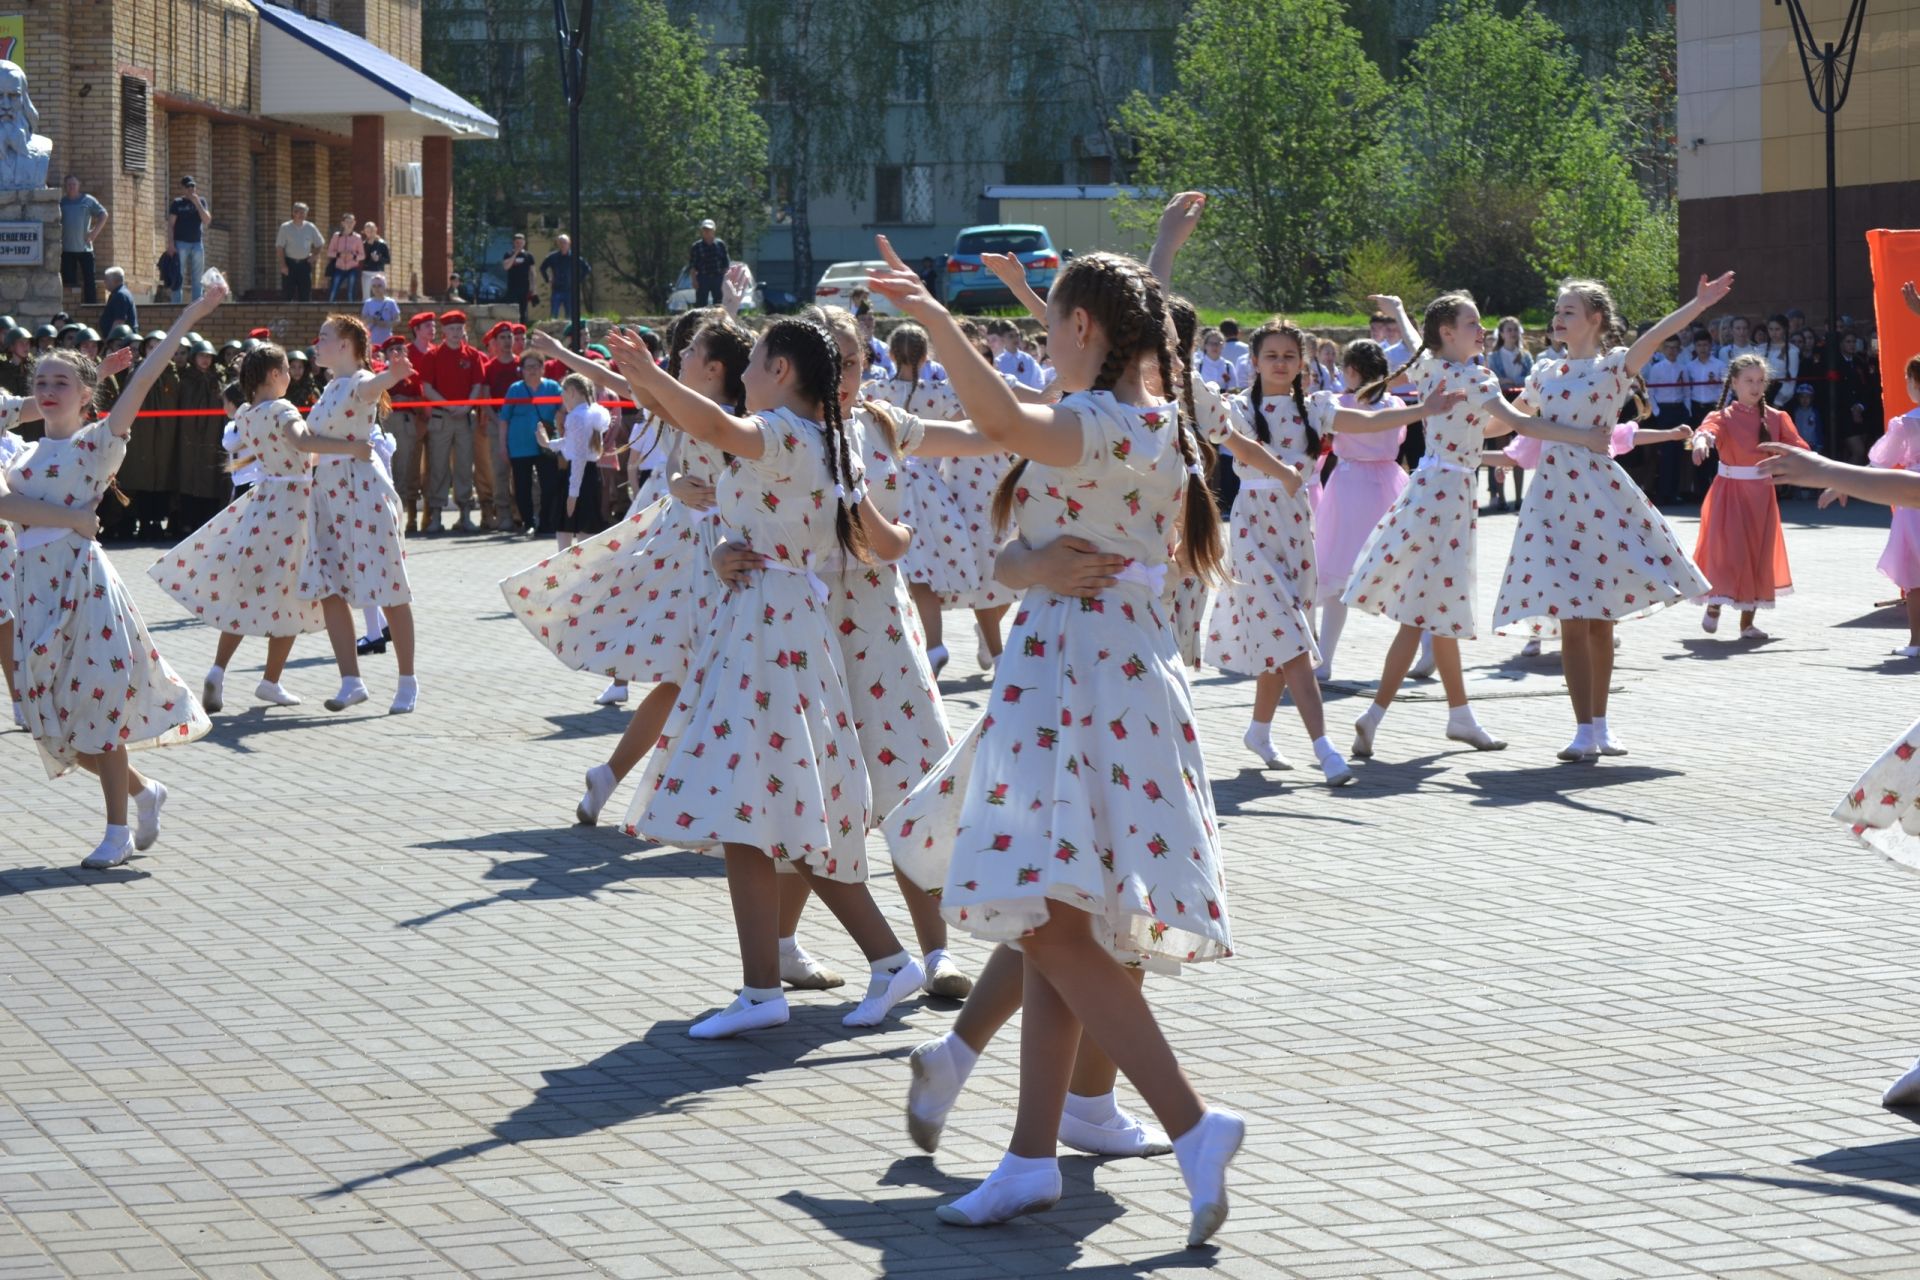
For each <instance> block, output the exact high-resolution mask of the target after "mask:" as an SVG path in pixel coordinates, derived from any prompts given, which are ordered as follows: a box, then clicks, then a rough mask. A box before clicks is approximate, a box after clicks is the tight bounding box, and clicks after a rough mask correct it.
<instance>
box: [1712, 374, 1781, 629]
mask: <svg viewBox="0 0 1920 1280" xmlns="http://www.w3.org/2000/svg"><path fill="white" fill-rule="evenodd" d="M1767 372H1768V370H1767V358H1766V357H1765V356H1763V355H1758V354H1753V353H1749V354H1746V355H1738V356H1735V357H1734V358H1733V359H1732V360H1730V361H1729V362H1728V363H1727V377H1726V384H1725V385H1724V386H1723V387H1722V388H1721V391H1720V407H1719V408H1717V409H1715V410H1714V411H1713V412H1712V413H1710V414H1708V415H1707V417H1706V420H1705V421H1704V422H1702V423H1701V424H1700V429H1699V431H1698V432H1697V433H1696V434H1695V435H1694V437H1693V460H1694V462H1695V463H1696V464H1697V463H1701V462H1705V461H1706V460H1707V453H1708V451H1709V450H1715V451H1717V452H1718V453H1719V454H1720V467H1719V470H1718V472H1717V473H1716V474H1715V475H1714V477H1713V487H1712V488H1710V489H1708V490H1707V496H1706V498H1705V500H1704V501H1702V502H1701V504H1700V534H1699V537H1698V539H1697V540H1696V541H1695V543H1694V547H1693V560H1694V563H1695V564H1697V565H1699V566H1700V572H1702V573H1704V574H1706V575H1707V581H1709V582H1711V583H1712V584H1713V592H1712V594H1711V595H1709V596H1708V597H1707V612H1706V615H1705V616H1704V617H1703V618H1702V619H1701V622H1700V626H1701V629H1702V630H1703V631H1707V632H1709V633H1711V632H1714V631H1717V630H1719V627H1720V610H1721V608H1722V607H1723V606H1726V605H1732V606H1733V607H1734V608H1736V609H1738V610H1739V611H1740V638H1741V639H1742V640H1765V639H1767V633H1766V632H1764V631H1762V630H1761V629H1760V628H1759V627H1757V626H1755V625H1754V613H1755V611H1756V610H1759V609H1771V608H1773V602H1774V600H1775V599H1776V598H1777V597H1779V596H1783V595H1788V594H1790V593H1791V592H1792V591H1793V571H1792V569H1791V568H1790V567H1789V566H1788V564H1787V535H1786V531H1785V530H1784V529H1782V528H1781V527H1780V503H1779V500H1778V499H1777V498H1775V496H1774V492H1773V486H1772V485H1771V484H1769V483H1767V481H1766V479H1765V478H1764V477H1763V476H1761V474H1760V470H1759V463H1760V457H1761V454H1760V446H1761V445H1762V444H1766V443H1768V442H1769V441H1779V442H1780V443H1782V444H1790V445H1793V446H1795V447H1796V448H1802V449H1804V448H1805V447H1806V444H1807V442H1806V441H1805V440H1803V439H1801V438H1800V433H1799V431H1797V430H1796V429H1795V428H1794V425H1793V419H1792V418H1789V417H1788V416H1787V415H1786V414H1785V413H1783V412H1781V411H1780V410H1778V409H1776V408H1774V407H1773V406H1772V405H1770V404H1768V403H1767Z"/></svg>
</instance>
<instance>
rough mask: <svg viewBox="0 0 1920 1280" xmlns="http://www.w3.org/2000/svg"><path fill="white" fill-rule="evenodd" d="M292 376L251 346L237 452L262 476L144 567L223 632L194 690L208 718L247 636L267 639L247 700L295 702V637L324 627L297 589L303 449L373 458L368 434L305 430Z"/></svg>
mask: <svg viewBox="0 0 1920 1280" xmlns="http://www.w3.org/2000/svg"><path fill="white" fill-rule="evenodd" d="M291 380H292V379H291V375H290V370H289V369H288V365H287V353H286V352H285V351H283V350H281V349H280V347H278V346H276V345H275V344H273V343H267V344H265V345H263V346H260V347H256V348H255V349H254V350H252V351H250V352H248V353H247V355H246V358H245V359H244V360H242V361H241V362H240V390H241V393H242V394H243V395H245V396H246V398H247V406H246V407H245V408H244V409H242V410H241V411H240V412H239V413H238V414H237V415H236V416H235V417H234V422H233V425H234V427H235V428H236V430H237V439H236V440H235V447H234V452H235V453H236V454H237V455H238V456H243V457H247V458H251V459H253V461H254V462H255V464H256V465H257V466H258V467H259V469H260V475H259V477H258V479H257V480H256V481H255V482H254V484H253V486H252V487H251V488H249V489H248V490H247V491H246V492H245V493H243V494H241V495H240V496H239V497H238V498H236V499H234V500H233V501H232V502H231V503H229V504H228V505H227V506H226V507H225V508H224V509H223V510H222V511H221V512H220V514H219V515H217V516H215V517H214V518H213V519H212V520H210V521H208V522H207V523H206V524H205V525H203V526H201V527H200V528H199V529H198V530H196V531H195V532H194V533H193V535H192V536H191V537H189V538H188V539H187V540H186V541H185V542H182V543H181V544H180V545H179V546H177V547H175V548H174V549H173V550H171V551H169V552H167V553H166V554H165V555H163V556H161V557H160V559H159V561H158V562H157V563H155V564H154V566H153V567H152V568H151V569H149V570H147V576H148V577H150V578H152V579H153V580H154V581H155V582H157V583H159V584H160V589H161V590H162V591H165V592H166V593H167V594H168V595H170V596H172V597H173V598H174V599H175V600H176V601H178V602H179V603H180V605H181V606H182V607H183V608H185V609H186V610H187V611H188V612H189V613H191V614H193V616H194V617H195V618H196V619H197V620H198V621H201V622H204V623H206V624H207V625H208V626H210V627H214V628H216V629H218V630H219V632H220V640H219V642H218V644H217V645H216V646H215V649H214V656H213V666H212V667H211V668H210V669H209V670H208V672H207V678H206V681H205V682H204V684H203V685H202V687H201V694H200V702H201V705H202V706H204V707H205V708H206V710H207V712H208V713H209V714H212V713H214V712H217V711H219V710H220V708H221V705H222V703H223V701H224V696H223V695H224V688H223V686H224V682H225V678H226V670H227V666H228V664H229V663H231V662H232V661H233V656H234V654H235V653H237V652H239V650H240V641H241V640H242V638H244V637H246V636H265V637H266V638H267V666H266V670H265V672H263V673H262V678H261V680H260V684H259V686H258V687H257V688H255V689H254V691H253V696H254V697H256V698H258V699H259V700H260V701H262V702H265V703H270V704H272V705H274V706H280V707H292V706H298V705H299V704H300V699H299V698H297V697H295V696H294V695H293V694H291V693H288V692H287V691H286V690H285V689H283V688H281V687H280V676H281V674H282V672H284V671H285V669H286V665H287V657H288V655H290V654H291V653H292V652H293V642H294V639H295V637H297V636H302V635H306V634H307V633H309V632H313V631H320V630H322V629H324V628H325V627H326V625H327V623H326V617H325V615H323V614H322V613H321V611H320V606H319V605H317V604H315V603H314V602H313V601H311V600H302V599H301V598H300V597H299V596H298V595H297V594H295V588H296V587H297V586H298V585H299V578H300V563H301V561H302V560H303V559H304V558H305V556H306V550H307V508H308V505H309V502H310V501H311V491H312V488H313V474H312V471H311V467H312V460H311V458H310V457H309V455H310V454H328V455H338V456H344V457H350V458H360V459H362V460H367V459H371V458H372V457H373V446H372V444H371V443H369V442H368V441H366V440H323V439H320V438H319V437H317V436H315V435H314V434H313V433H312V432H310V431H308V430H307V424H306V420H305V419H303V418H302V417H301V416H300V411H299V410H298V409H295V408H294V407H293V405H292V404H291V403H290V402H289V401H287V400H286V398H285V397H286V394H287V388H288V386H289V385H290V384H291Z"/></svg>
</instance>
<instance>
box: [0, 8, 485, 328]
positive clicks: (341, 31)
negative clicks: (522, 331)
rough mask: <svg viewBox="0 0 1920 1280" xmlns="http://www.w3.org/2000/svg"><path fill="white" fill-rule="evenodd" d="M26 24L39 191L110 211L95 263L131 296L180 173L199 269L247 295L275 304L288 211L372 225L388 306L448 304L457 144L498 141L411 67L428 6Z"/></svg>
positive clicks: (208, 11)
mask: <svg viewBox="0 0 1920 1280" xmlns="http://www.w3.org/2000/svg"><path fill="white" fill-rule="evenodd" d="M26 8H27V12H26V15H25V23H24V30H23V31H22V34H21V41H20V45H21V47H20V48H18V49H16V50H15V53H14V59H13V60H14V61H16V62H19V63H21V64H22V65H23V66H24V67H25V68H26V71H27V76H28V79H29V82H30V83H31V85H32V89H33V96H34V103H35V105H36V106H37V107H38V108H39V109H40V131H41V132H42V133H45V134H47V135H48V136H50V137H51V138H52V139H53V142H54V158H53V174H54V175H55V176H51V177H50V179H49V180H50V181H51V182H52V183H53V185H56V186H57V185H58V183H59V176H60V175H65V174H67V173H74V174H78V175H79V177H80V179H81V181H82V184H83V186H84V187H85V189H86V190H87V191H89V192H91V193H92V194H93V195H95V196H96V197H97V198H98V199H99V200H100V201H101V202H102V203H103V204H105V205H106V206H107V208H108V210H109V211H110V212H111V214H112V220H111V222H110V223H109V224H108V226H107V229H106V231H105V233H104V234H103V235H102V236H101V238H100V241H99V242H98V244H96V246H95V255H96V258H97V260H98V262H99V265H100V266H101V267H103V268H104V267H105V266H107V265H108V264H110V263H117V264H118V265H120V266H122V267H124V268H125V269H126V271H127V274H128V279H129V284H130V285H131V287H132V288H133V291H134V293H135V295H136V296H137V297H139V298H141V299H142V300H145V299H147V298H150V297H152V295H153V289H154V286H155V283H156V281H157V276H158V272H157V266H156V264H157V262H158V259H159V257H160V255H161V252H162V250H163V248H164V247H165V244H166V242H167V241H168V239H169V238H170V231H169V229H168V223H167V219H166V208H167V204H168V202H169V201H170V200H171V199H172V198H173V197H174V196H175V195H176V194H178V192H179V180H180V176H181V175H182V174H192V175H193V176H194V178H195V179H196V180H197V181H198V183H199V190H200V193H201V194H202V195H203V196H204V197H205V198H206V200H207V202H208V205H209V206H210V208H211V210H212V213H213V223H212V225H211V226H210V227H208V228H207V235H206V241H207V261H208V264H209V265H212V266H217V267H220V268H221V269H222V270H223V271H225V272H226V274H227V277H228V279H229V280H230V281H231V282H232V284H233V287H234V289H235V292H236V293H237V294H239V295H240V296H242V297H245V296H249V295H264V296H277V293H278V289H279V285H280V263H279V259H278V256H277V255H276V254H275V252H274V235H275V232H276V231H277V230H278V228H279V225H280V223H281V222H282V221H284V220H285V219H286V218H287V217H289V216H290V215H291V210H292V206H293V203H294V202H295V201H304V202H305V203H306V204H307V205H308V206H309V207H310V209H311V211H312V212H311V216H312V218H313V220H314V221H315V222H317V223H319V224H320V226H321V227H322V228H323V229H330V228H331V227H332V226H333V224H334V223H336V222H337V221H338V219H339V218H340V216H341V215H342V214H343V213H348V212H351V213H352V214H353V215H354V218H355V221H356V222H358V223H364V222H366V221H368V220H372V221H374V222H377V223H379V224H380V227H381V231H382V234H383V236H384V238H385V239H386V240H387V242H388V244H389V245H391V246H392V249H393V268H392V271H391V275H392V278H393V281H394V286H395V290H396V292H399V293H401V294H403V295H405V294H413V293H426V294H436V293H438V292H440V291H442V290H444V289H445V288H446V284H447V274H448V272H449V270H450V269H451V267H452V220H453V144H454V142H455V141H457V140H459V139H462V138H490V137H494V136H496V135H497V133H498V126H497V125H496V123H495V122H494V120H493V119H492V117H490V116H488V115H487V114H486V113H484V112H483V111H481V110H480V109H479V108H477V107H475V106H473V105H472V104H471V103H468V102H466V101H465V100H464V99H462V98H460V97H459V96H458V95H456V94H454V93H452V92H451V91H449V90H447V89H445V88H443V87H442V86H440V85H438V84H436V83H435V82H434V81H433V80H431V79H430V78H428V77H427V76H425V75H424V74H422V73H421V72H420V70H419V69H418V68H419V66H420V0H294V3H292V4H291V5H290V6H289V7H279V6H275V5H268V4H263V3H257V2H256V0H51V2H50V3H47V2H43V0H35V2H33V3H30V4H29V5H27V7H26ZM316 276H317V278H318V279H319V280H320V281H321V282H324V279H325V276H324V272H316ZM321 287H322V289H324V283H322V284H321ZM72 296H75V297H77V294H76V295H72ZM4 301H5V300H4V299H0V303H3V302H4Z"/></svg>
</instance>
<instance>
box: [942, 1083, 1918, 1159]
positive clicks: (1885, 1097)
mask: <svg viewBox="0 0 1920 1280" xmlns="http://www.w3.org/2000/svg"><path fill="white" fill-rule="evenodd" d="M1880 1105H1881V1106H1883V1107H1920V1062H1916V1063H1914V1064H1913V1065H1912V1066H1910V1067H1908V1068H1907V1073H1906V1074H1905V1075H1903V1076H1901V1077H1900V1078H1899V1079H1898V1080H1895V1081H1894V1082H1893V1083H1892V1084H1890V1085H1888V1086H1887V1091H1886V1092H1885V1093H1883V1094H1881V1095H1880ZM927 1150H929V1151H931V1150H933V1148H932V1147H928V1148H927Z"/></svg>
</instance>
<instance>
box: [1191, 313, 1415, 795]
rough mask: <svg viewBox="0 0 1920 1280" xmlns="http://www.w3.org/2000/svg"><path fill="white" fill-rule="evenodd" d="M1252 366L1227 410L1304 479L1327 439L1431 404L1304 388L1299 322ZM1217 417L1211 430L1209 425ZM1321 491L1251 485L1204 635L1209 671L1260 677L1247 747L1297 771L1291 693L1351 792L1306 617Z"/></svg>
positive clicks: (1274, 331)
mask: <svg viewBox="0 0 1920 1280" xmlns="http://www.w3.org/2000/svg"><path fill="white" fill-rule="evenodd" d="M1249 359H1250V360H1251V361H1252V363H1253V370H1254V372H1253V384H1252V386H1251V387H1250V388H1249V389H1248V390H1247V392H1246V393H1244V394H1243V395H1238V396H1234V397H1231V398H1229V399H1227V400H1224V401H1221V402H1220V404H1221V408H1222V409H1224V410H1225V412H1226V414H1227V415H1228V416H1229V417H1230V418H1231V419H1232V420H1233V424H1234V426H1235V427H1236V428H1237V429H1238V430H1239V431H1240V432H1241V433H1243V434H1246V435H1250V436H1252V437H1253V438H1254V439H1256V440H1258V441H1259V442H1260V443H1262V444H1264V445H1266V446H1267V447H1268V448H1270V449H1271V450H1272V451H1273V453H1274V456H1275V457H1277V458H1279V459H1280V460H1281V461H1283V462H1286V463H1289V464H1291V465H1292V466H1293V467H1294V468H1296V469H1297V470H1299V471H1301V472H1310V471H1311V470H1312V468H1313V467H1315V466H1317V465H1318V463H1319V459H1320V440H1321V437H1322V436H1324V435H1326V434H1327V433H1328V432H1330V431H1369V430H1371V431H1392V430H1395V429H1397V428H1400V427H1404V426H1406V425H1407V424H1409V423H1412V422H1417V421H1419V419H1420V417H1421V415H1422V414H1425V413H1430V412H1432V411H1433V410H1432V408H1431V406H1428V407H1422V406H1419V405H1411V406H1406V405H1403V406H1401V407H1399V408H1392V409H1353V408H1345V407H1342V405H1341V404H1340V398H1339V395H1338V394H1337V393H1335V392H1332V391H1315V392H1313V393H1311V394H1309V393H1308V392H1307V390H1306V381H1305V374H1306V361H1307V336H1306V334H1305V333H1303V332H1302V331H1301V330H1300V327H1299V326H1298V325H1296V324H1294V323H1292V322H1291V321H1288V320H1282V319H1278V318H1276V319H1273V320H1270V321H1268V322H1267V323H1266V324H1263V325H1261V326H1260V328H1259V329H1257V330H1256V331H1255V332H1254V335H1253V341H1252V343H1251V351H1250V354H1249ZM1208 417H1211V418H1212V421H1211V422H1209V421H1208ZM1202 422H1203V424H1205V425H1206V426H1207V428H1208V430H1209V433H1210V434H1214V435H1217V434H1218V433H1219V432H1220V431H1221V430H1223V429H1224V427H1225V426H1226V424H1225V423H1224V422H1222V421H1221V420H1220V417H1219V415H1218V413H1217V412H1216V413H1214V414H1212V415H1208V416H1206V417H1203V418H1202ZM1315 492H1317V488H1315V487H1313V486H1308V485H1301V484H1298V483H1297V482H1296V483H1295V484H1294V485H1293V486H1292V487H1291V488H1289V487H1288V483H1287V481H1286V480H1285V479H1284V478H1271V477H1267V476H1261V475H1249V476H1244V477H1242V479H1241V481H1240V495H1239V497H1237V498H1235V499H1234V503H1233V541H1232V545H1231V548H1230V556H1229V569H1230V571H1231V573H1232V576H1231V577H1230V578H1229V579H1228V580H1227V582H1226V584H1225V585H1223V586H1222V587H1221V588H1220V593H1219V598H1218V599H1217V600H1216V601H1215V603H1214V609H1213V621H1212V624H1211V626H1210V629H1209V632H1208V636H1207V661H1209V662H1211V663H1212V664H1213V665H1215V666H1217V667H1219V668H1221V669H1222V670H1225V671H1235V672H1239V673H1240V674H1242V675H1250V676H1254V677H1255V681H1254V692H1253V717H1252V720H1251V722H1250V723H1249V724H1248V725H1247V732H1246V736H1245V737H1244V738H1243V739H1242V741H1244V742H1245V743H1246V746H1247V749H1248V750H1249V751H1251V752H1253V754H1254V755H1255V756H1257V757H1259V758H1260V760H1261V761H1262V762H1263V763H1265V764H1266V765H1267V767H1269V768H1273V769H1286V768H1291V767H1292V766H1290V765H1289V764H1288V763H1287V761H1286V758H1285V757H1284V756H1282V755H1281V754H1280V751H1279V748H1277V747H1275V746H1274V745H1273V713H1274V711H1275V710H1276V709H1277V708H1278V707H1279V706H1280V694H1281V691H1282V690H1283V689H1284V690H1286V691H1287V692H1289V693H1291V694H1292V695H1293V701H1294V705H1295V706H1296V707H1297V708H1299V711H1300V721H1301V723H1302V724H1303V725H1305V727H1306V730H1307V737H1308V738H1309V739H1310V740H1311V741H1312V743H1313V754H1314V759H1315V760H1316V761H1317V762H1318V764H1319V766H1320V770H1321V772H1322V773H1323V774H1324V775H1325V776H1326V779H1327V781H1328V783H1329V784H1331V785H1333V786H1336V787H1337V786H1344V785H1346V784H1347V783H1350V782H1352V781H1353V771H1352V770H1351V769H1349V768H1348V767H1347V762H1346V760H1345V759H1344V758H1343V757H1342V756H1341V755H1340V752H1339V750H1338V749H1337V748H1335V747H1334V745H1333V743H1332V742H1331V741H1329V740H1328V738H1327V723H1326V713H1325V711H1324V709H1323V708H1322V706H1321V703H1320V682H1319V681H1318V680H1317V679H1316V678H1315V677H1314V674H1313V669H1314V667H1315V666H1316V665H1318V663H1319V661H1320V649H1319V646H1318V645H1317V644H1316V643H1315V642H1314V638H1313V632H1312V630H1311V628H1310V626H1309V624H1308V622H1307V615H1306V610H1308V609H1310V608H1312V607H1313V603H1314V601H1315V600H1317V599H1319V596H1320V578H1319V573H1318V570H1317V568H1316V565H1315V556H1314V532H1313V498H1312V495H1313V494H1314V493H1315Z"/></svg>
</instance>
